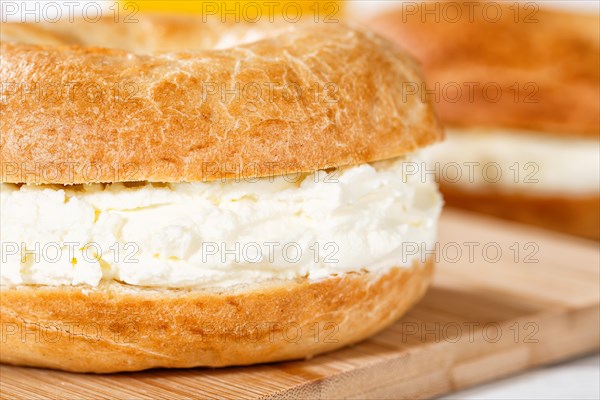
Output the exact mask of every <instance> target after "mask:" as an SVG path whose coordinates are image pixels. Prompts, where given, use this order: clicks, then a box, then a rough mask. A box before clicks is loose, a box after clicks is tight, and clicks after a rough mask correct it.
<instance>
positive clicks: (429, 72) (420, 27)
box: [370, 1, 600, 139]
mask: <svg viewBox="0 0 600 400" xmlns="http://www.w3.org/2000/svg"><path fill="white" fill-rule="evenodd" d="M370 26H372V28H373V29H374V30H375V31H377V32H379V33H381V34H382V35H384V36H386V37H388V38H390V39H392V40H394V41H396V43H398V44H399V45H401V46H402V47H404V48H405V49H407V50H408V51H409V52H410V53H411V54H413V55H414V56H415V57H416V59H417V60H418V61H419V62H421V63H422V65H423V71H424V74H425V76H426V81H427V84H426V86H425V87H419V88H417V90H415V91H414V92H416V93H415V95H416V96H423V97H425V96H430V97H432V98H434V99H433V100H432V101H434V103H435V105H436V108H437V110H438V111H439V114H440V119H441V120H442V122H443V123H444V125H446V126H449V127H456V128H468V127H473V126H474V127H483V128H492V129H497V128H500V129H517V130H527V131H530V132H538V133H539V132H541V133H542V134H546V133H551V134H555V135H556V136H562V137H578V138H591V139H597V138H598V135H599V133H600V99H599V98H598V92H599V91H600V19H599V17H598V15H597V14H596V15H594V14H583V13H575V12H568V11H560V10H552V9H546V8H544V7H539V6H538V5H537V4H535V3H521V4H518V3H510V2H506V3H502V2H491V1H489V2H486V1H480V2H454V1H441V2H436V3H435V4H427V3H426V2H419V3H412V4H408V5H405V6H404V7H399V8H397V9H396V10H393V11H390V12H387V13H382V14H380V15H378V16H377V17H375V18H374V19H373V20H372V21H370ZM426 90H429V91H430V92H433V93H436V94H437V97H435V96H434V95H431V94H430V95H428V94H427V92H426Z"/></svg>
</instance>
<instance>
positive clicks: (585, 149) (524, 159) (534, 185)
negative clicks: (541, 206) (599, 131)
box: [426, 129, 600, 196]
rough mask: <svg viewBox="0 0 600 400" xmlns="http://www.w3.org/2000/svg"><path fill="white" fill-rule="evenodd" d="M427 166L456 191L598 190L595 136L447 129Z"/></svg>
mask: <svg viewBox="0 0 600 400" xmlns="http://www.w3.org/2000/svg"><path fill="white" fill-rule="evenodd" d="M446 133H447V137H446V140H445V141H444V142H442V143H439V144H436V145H434V146H432V147H430V148H428V149H427V150H426V158H427V159H428V164H429V165H428V168H429V169H430V170H435V171H436V172H437V173H438V175H440V177H441V179H442V180H443V181H444V182H445V183H447V184H449V185H459V186H460V189H461V190H472V191H478V190H482V189H485V190H489V189H490V188H492V187H493V189H495V190H497V191H501V192H507V193H521V194H523V193H532V194H536V195H537V194H540V195H559V196H564V195H596V196H597V195H598V192H599V190H600V140H598V138H593V139H587V138H578V137H569V136H558V135H540V134H535V133H532V132H527V131H514V130H512V131H511V130H485V131H484V130H483V129H481V130H477V129H460V130H459V129H449V130H447V131H446Z"/></svg>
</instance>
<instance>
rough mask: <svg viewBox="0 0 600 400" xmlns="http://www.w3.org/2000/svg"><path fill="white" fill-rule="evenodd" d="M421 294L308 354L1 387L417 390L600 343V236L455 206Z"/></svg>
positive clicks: (182, 391) (124, 395)
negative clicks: (379, 322)
mask: <svg viewBox="0 0 600 400" xmlns="http://www.w3.org/2000/svg"><path fill="white" fill-rule="evenodd" d="M438 250H439V254H440V263H439V266H438V270H437V273H436V276H435V279H434V283H433V285H432V287H431V289H430V291H429V292H428V293H427V295H426V296H425V298H424V299H423V301H421V303H419V304H418V305H417V306H416V307H415V308H414V309H413V310H412V311H410V312H409V313H408V314H407V315H406V316H405V317H404V318H403V319H401V320H400V321H398V322H397V323H395V324H394V325H393V326H392V327H390V328H389V329H387V330H385V331H384V332H382V333H380V334H379V335H377V336H375V337H373V338H371V339H369V340H367V341H365V342H362V343H359V344H357V345H355V346H352V347H348V348H345V349H342V350H340V351H336V352H333V353H330V354H325V355H322V356H318V357H315V358H313V359H311V360H308V361H295V362H286V363H277V364H269V365H261V366H254V367H245V368H226V369H216V370H213V369H193V370H179V371H170V370H155V371H147V372H140V373H129V374H117V375H105V376H102V375H77V374H69V373H63V372H56V371H47V370H40V369H31V368H18V367H12V366H6V365H3V366H1V367H0V396H1V398H2V399H40V398H44V399H88V398H89V399H92V398H94V399H97V398H110V399H134V398H135V399H190V398H201V399H258V398H260V399H303V398H305V399H341V398H356V399H366V398H374V399H375V398H376V399H383V398H394V399H396V398H414V397H430V396H434V395H438V394H442V393H447V392H451V391H453V390H457V389H461V388H464V387H468V386H471V385H475V384H477V383H480V382H484V381H487V380H491V379H494V378H498V377H501V376H505V375H508V374H513V373H517V372H519V371H522V370H525V369H528V368H532V367H535V366H538V365H542V364H546V363H551V362H556V361H559V360H563V359H565V358H569V357H573V356H575V355H578V354H583V353H586V352H590V351H594V350H596V349H598V346H599V341H600V274H599V272H600V252H599V250H598V246H597V244H596V243H594V242H590V241H585V240H581V239H575V238H571V237H567V236H562V235H559V234H554V233H550V232H546V231H542V230H538V229H535V228H530V227H524V226H520V225H517V224H513V223H508V222H502V221H498V220H494V219H491V218H487V217H482V216H476V215H473V214H467V213H464V212H458V211H452V210H447V211H445V214H444V216H443V218H442V222H441V227H440V247H439V249H438Z"/></svg>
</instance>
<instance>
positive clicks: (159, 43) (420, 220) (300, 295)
mask: <svg viewBox="0 0 600 400" xmlns="http://www.w3.org/2000/svg"><path fill="white" fill-rule="evenodd" d="M0 32H2V37H1V54H2V57H1V74H2V93H1V96H2V99H1V100H2V101H1V102H0V107H1V113H2V118H1V120H0V156H1V168H2V171H1V172H2V183H1V184H0V200H1V215H0V220H1V223H0V228H1V239H2V240H1V241H2V265H1V268H0V271H1V286H0V290H1V292H0V303H1V306H0V317H1V323H2V334H3V341H2V344H1V346H2V349H1V350H2V351H0V360H1V362H3V363H9V364H17V365H25V366H35V367H46V368H54V369H61V370H67V371H75V372H93V373H111V372H119V371H135V370H143V369H148V368H157V367H165V368H188V367H197V366H209V367H222V366H230V365H248V364H255V363H263V362H272V361H280V360H288V359H301V358H307V357H311V356H313V355H316V354H319V353H322V352H326V351H331V350H334V349H337V348H340V347H343V346H345V345H348V344H350V343H354V342H357V341H360V340H363V339H365V338H367V337H368V336H370V335H372V334H374V333H376V332H378V331H380V330H381V329H383V328H384V327H386V326H387V325H389V324H390V323H392V322H393V321H394V320H395V319H397V318H398V317H399V316H400V315H402V314H403V313H404V312H405V311H406V310H407V309H408V308H409V307H410V306H412V305H413V304H414V303H415V302H416V301H418V300H419V299H420V298H421V296H422V295H423V293H424V292H425V290H426V288H427V285H428V282H429V280H430V277H431V274H432V268H433V259H432V258H431V257H426V253H427V252H429V253H431V249H432V248H433V245H434V241H435V236H436V225H437V219H438V216H439V213H440V211H441V206H442V204H441V203H442V201H441V197H440V195H439V193H438V191H437V187H436V184H435V182H430V181H427V180H423V179H420V177H418V176H415V175H413V174H409V173H407V172H406V171H407V170H409V169H408V168H405V166H406V165H408V164H410V163H418V162H420V161H419V160H420V159H421V157H422V156H421V153H422V149H423V148H425V147H427V146H428V145H430V144H433V143H434V142H436V141H438V140H440V139H441V137H442V130H441V128H440V125H439V124H438V122H437V119H436V117H435V115H434V113H433V111H432V105H431V104H430V103H428V102H423V101H421V100H420V99H416V98H415V99H410V100H409V101H403V100H402V99H401V96H399V95H398V93H399V91H400V90H401V83H402V82H405V81H406V82H420V81H421V78H420V75H419V72H418V68H417V66H416V64H415V63H414V61H413V60H412V59H411V58H410V57H409V56H407V55H406V54H405V53H403V52H402V51H400V50H398V49H397V48H396V47H395V46H394V45H391V44H390V43H389V42H387V41H386V40H384V39H382V38H380V37H379V36H377V35H375V34H373V33H371V32H370V31H368V30H365V29H363V28H358V27H354V26H348V25H344V24H312V23H310V24H308V23H302V24H287V25H282V24H265V25H259V24H234V25H224V24H221V23H220V22H218V21H212V20H208V21H201V20H200V19H196V17H183V16H173V17H170V16H150V15H141V16H139V22H138V23H136V24H124V23H115V22H114V21H112V20H101V21H99V22H97V23H93V24H91V23H86V22H85V21H77V20H76V21H74V22H69V23H67V22H59V23H54V24H35V25H34V24H13V23H4V24H2V27H1V29H0ZM65 87H66V88H67V89H68V90H66V89H65ZM265 88H267V89H268V90H267V89H265ZM258 89H261V90H263V91H261V92H259V91H258ZM245 90H246V91H245Z"/></svg>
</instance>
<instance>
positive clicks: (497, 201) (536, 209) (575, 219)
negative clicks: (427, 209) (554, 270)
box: [440, 183, 600, 240]
mask: <svg viewBox="0 0 600 400" xmlns="http://www.w3.org/2000/svg"><path fill="white" fill-rule="evenodd" d="M456 186H457V185H452V184H444V183H442V184H441V185H440V190H441V192H442V193H443V195H444V202H445V204H446V205H448V206H450V207H459V208H463V209H467V210H471V211H476V212H480V213H484V214H488V215H493V216H495V217H499V218H504V219H508V220H511V221H516V222H523V223H526V224H531V225H535V226H539V227H542V228H546V229H552V230H554V231H558V232H562V233H567V234H570V235H577V236H581V237H584V238H588V239H593V240H600V197H599V196H598V195H587V196H567V195H565V196H543V195H533V194H518V193H499V192H497V191H472V190H461V189H460V188H458V187H456Z"/></svg>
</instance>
